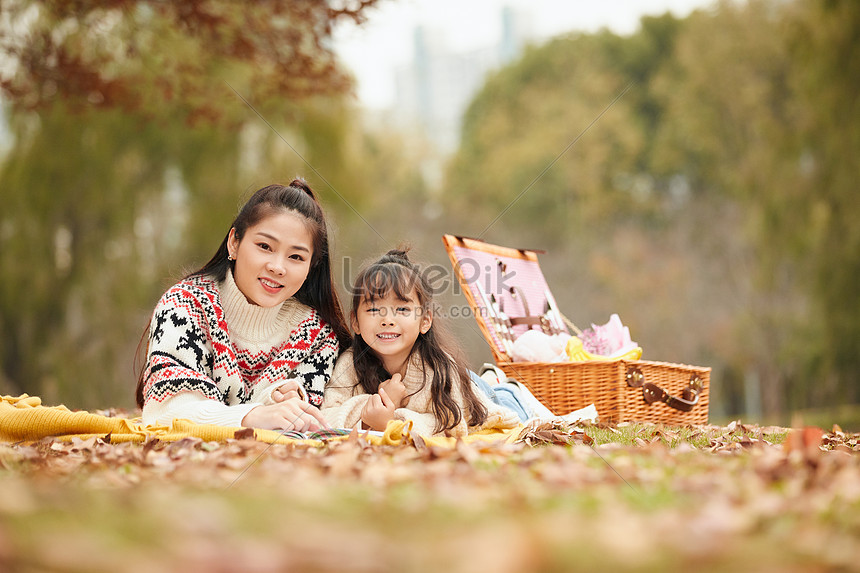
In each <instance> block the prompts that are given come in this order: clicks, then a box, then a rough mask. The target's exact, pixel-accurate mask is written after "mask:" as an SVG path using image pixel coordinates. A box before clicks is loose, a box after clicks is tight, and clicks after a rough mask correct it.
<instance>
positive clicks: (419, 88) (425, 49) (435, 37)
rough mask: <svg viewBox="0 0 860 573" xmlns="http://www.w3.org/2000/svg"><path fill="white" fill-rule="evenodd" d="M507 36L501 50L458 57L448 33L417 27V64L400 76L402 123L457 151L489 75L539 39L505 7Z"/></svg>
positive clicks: (443, 149)
mask: <svg viewBox="0 0 860 573" xmlns="http://www.w3.org/2000/svg"><path fill="white" fill-rule="evenodd" d="M501 23H502V33H501V37H500V38H499V40H498V42H497V43H496V44H495V45H492V46H488V47H485V48H481V49H477V50H472V51H469V52H455V51H452V50H451V49H449V48H448V47H447V46H446V45H444V42H443V41H442V40H440V38H442V37H444V35H443V34H442V33H437V32H436V31H434V30H428V29H425V28H424V27H417V28H416V29H415V32H414V42H415V51H414V57H413V60H412V63H411V64H409V65H407V66H404V67H402V68H400V69H398V70H396V72H395V88H396V96H395V102H394V109H393V110H392V111H393V115H394V116H395V117H394V119H396V121H397V122H398V123H401V124H406V125H417V126H419V127H421V128H423V131H424V132H425V133H426V134H427V137H428V139H429V140H430V141H432V142H433V143H434V144H435V145H436V146H437V147H438V148H439V151H440V152H442V153H443V154H447V153H450V152H452V151H454V150H455V149H456V147H457V144H458V142H459V138H460V126H461V124H462V118H463V113H464V112H465V111H466V107H467V106H468V105H469V103H470V102H471V100H472V98H473V97H474V96H475V94H476V93H477V91H478V90H479V89H480V88H481V86H482V85H483V83H484V80H485V78H486V76H487V73H488V72H490V71H492V70H495V69H498V68H500V67H501V66H503V65H504V64H506V63H508V62H510V61H511V60H513V59H515V58H516V57H518V56H519V55H520V54H521V53H522V50H523V48H524V47H525V45H526V44H527V43H528V41H529V40H530V39H532V38H533V36H534V34H533V31H532V26H531V21H530V20H529V19H528V15H526V14H524V13H518V12H515V11H514V10H513V9H511V8H510V7H505V8H503V9H502V12H501Z"/></svg>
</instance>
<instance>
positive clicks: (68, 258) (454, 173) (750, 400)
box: [0, 0, 860, 419]
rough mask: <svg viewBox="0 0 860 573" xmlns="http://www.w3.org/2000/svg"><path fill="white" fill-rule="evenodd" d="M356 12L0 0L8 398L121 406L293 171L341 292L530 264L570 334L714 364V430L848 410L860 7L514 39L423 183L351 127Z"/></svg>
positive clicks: (728, 11)
mask: <svg viewBox="0 0 860 573" xmlns="http://www.w3.org/2000/svg"><path fill="white" fill-rule="evenodd" d="M370 5H372V2H364V3H353V4H344V8H343V10H341V11H339V10H338V8H337V7H330V6H327V5H326V4H325V3H316V2H298V3H281V2H266V3H260V4H255V5H254V7H253V8H250V7H239V6H240V5H236V6H235V7H234V5H233V4H232V3H212V2H202V1H197V2H183V3H161V2H143V1H139V2H131V3H129V2H109V1H104V2H91V3H86V7H83V4H79V3H59V2H27V3H24V2H9V1H8V0H0V23H2V26H4V27H5V28H6V29H5V30H4V33H3V34H0V38H2V39H0V49H2V55H3V58H4V61H6V62H13V63H14V65H12V66H9V65H4V67H3V73H2V74H0V88H2V93H3V97H4V99H5V101H6V105H5V109H4V112H5V117H6V124H7V126H8V129H7V131H8V132H9V133H10V134H11V139H10V140H9V142H8V143H7V145H6V146H5V150H6V151H5V154H4V155H2V156H0V162H2V163H0V194H2V202H3V205H4V208H3V210H2V213H0V272H1V273H2V279H0V336H2V340H3V344H2V346H0V392H4V393H19V392H29V393H31V394H39V395H41V396H42V397H43V398H44V399H45V401H46V402H49V403H55V402H61V401H62V402H65V403H67V404H69V405H70V406H78V407H99V406H107V405H130V404H131V402H132V399H131V388H132V387H133V382H134V373H133V370H132V365H131V362H132V356H133V354H134V349H135V347H136V345H137V343H138V341H139V339H140V334H141V332H142V329H143V327H144V326H145V324H146V321H147V319H148V316H149V313H150V312H151V310H152V306H153V305H154V303H155V301H156V300H157V298H158V296H159V295H160V294H161V292H162V291H163V290H164V288H166V287H167V286H168V285H169V284H170V283H171V282H172V281H174V280H175V279H177V278H178V277H180V276H181V275H182V274H183V272H185V271H187V270H190V269H192V268H194V267H196V266H197V265H199V264H201V263H202V262H204V261H205V260H206V259H208V257H209V256H210V255H211V251H212V250H214V248H215V247H216V246H217V244H218V242H219V241H220V239H221V238H222V236H223V234H224V233H225V232H226V231H227V229H226V226H227V225H228V224H229V222H230V220H231V219H232V216H233V214H234V213H235V210H236V209H237V207H238V206H239V205H240V204H241V203H242V201H243V199H244V197H245V196H247V194H249V193H250V192H252V191H253V190H255V189H256V188H258V187H260V186H262V185H264V184H267V183H269V182H271V181H287V180H289V179H291V178H292V177H293V176H295V175H297V174H299V175H302V176H304V177H306V178H307V179H308V180H309V181H310V183H311V184H312V185H313V186H314V187H315V188H316V189H318V190H319V191H320V194H321V196H322V197H323V202H324V204H325V206H326V207H327V209H328V210H329V212H330V217H331V219H332V221H333V223H334V227H335V245H334V248H335V255H336V259H339V260H342V261H343V264H342V265H340V268H339V269H338V273H339V274H340V275H342V276H341V278H340V280H342V281H343V282H348V281H349V280H350V279H351V278H352V276H354V274H355V272H356V271H357V268H358V266H359V264H360V263H361V261H363V260H364V259H366V258H368V257H372V256H376V255H377V254H378V253H380V252H381V251H384V250H386V249H388V248H392V247H393V246H395V245H396V244H397V243H399V242H400V241H401V240H407V241H409V242H411V243H412V244H413V245H414V246H415V255H416V256H417V258H419V259H422V260H424V261H427V262H429V263H439V264H441V265H444V266H445V267H447V268H449V264H448V263H447V257H446V256H445V253H444V251H443V250H442V247H441V243H440V240H439V236H440V235H441V234H442V233H445V232H448V233H455V234H461V235H466V236H474V237H481V238H483V239H485V240H488V241H491V242H496V243H499V244H504V245H512V246H523V247H530V248H538V249H546V250H547V251H548V252H547V254H546V255H542V257H541V264H542V267H543V269H544V272H545V274H546V275H547V278H548V281H549V283H550V285H551V287H552V289H553V292H554V293H555V295H556V298H557V299H558V302H559V304H560V306H561V307H562V309H563V310H564V311H565V313H566V314H567V315H568V316H569V317H570V318H571V319H572V320H573V321H574V322H576V323H577V324H579V325H580V326H587V325H588V324H589V323H590V322H595V323H602V322H605V321H606V320H607V319H608V317H609V314H610V313H612V312H617V313H619V314H620V315H621V317H622V319H623V320H624V322H625V323H626V324H629V326H630V327H631V331H632V333H633V335H634V338H635V339H636V340H637V341H638V342H640V343H641V344H642V345H643V347H644V348H645V353H646V354H645V357H646V358H649V359H656V360H667V361H677V362H687V363H693V364H705V365H709V366H712V367H713V368H714V372H713V376H712V398H711V400H712V402H711V403H712V408H713V410H712V411H713V413H714V414H715V415H722V416H729V415H739V414H747V415H751V416H765V417H771V419H772V418H773V416H777V415H780V414H786V413H788V412H791V411H793V410H796V409H802V408H810V407H818V406H829V405H836V404H842V403H858V402H860V388H858V384H857V374H856V373H857V372H858V371H860V364H858V362H860V358H858V353H857V346H858V341H860V326H858V325H860V316H858V314H860V304H858V303H860V300H858V298H860V297H858V288H857V286H856V285H857V283H858V282H860V207H858V201H857V190H856V185H857V182H858V181H860V159H858V157H857V150H858V149H860V110H858V94H860V85H858V84H860V52H858V50H860V48H858V46H860V5H858V4H857V3H856V2H853V1H851V0H842V1H839V0H823V1H821V2H806V1H802V0H796V1H789V2H786V1H777V0H749V1H747V2H719V3H716V4H715V5H714V7H713V9H711V10H707V11H700V12H694V13H693V14H691V15H690V16H688V17H685V18H682V19H679V18H676V17H673V16H671V15H668V14H667V15H665V16H661V17H647V18H643V20H642V22H641V27H640V29H639V30H638V31H637V32H636V33H634V34H632V35H630V36H618V35H615V34H612V33H610V32H607V31H603V32H599V33H594V34H582V33H574V34H569V35H565V36H560V37H558V38H556V39H554V40H552V41H550V42H547V43H545V44H543V45H539V46H533V47H531V48H529V49H528V50H527V51H526V53H525V54H524V55H523V56H522V57H521V58H519V59H518V60H516V61H514V62H512V63H511V64H509V65H507V66H505V67H504V68H502V69H500V70H498V71H497V72H496V73H494V74H493V75H492V76H491V77H490V78H489V79H488V80H487V82H486V84H485V86H484V88H483V89H482V90H481V91H480V93H479V94H478V95H477V96H476V97H475V99H474V101H473V102H472V104H471V106H470V107H469V109H468V111H467V112H466V116H465V119H464V126H463V130H462V137H461V141H460V146H459V149H458V150H457V151H456V152H455V153H454V154H453V155H452V156H451V157H450V160H449V161H448V162H447V165H446V167H445V169H444V174H443V177H442V179H441V180H436V179H435V178H433V177H426V176H424V171H423V169H424V158H426V156H427V155H428V154H430V153H432V150H431V149H430V148H429V146H430V144H429V143H428V142H427V140H426V139H424V138H423V137H422V135H421V134H418V133H397V132H395V131H393V130H391V129H387V128H385V127H384V126H381V125H367V124H366V123H365V122H363V121H362V119H363V118H362V116H361V110H359V109H357V108H356V106H355V105H354V104H353V103H352V100H351V99H350V96H349V89H350V88H349V86H350V83H349V78H348V75H347V74H345V73H344V72H343V70H342V69H340V68H339V67H338V64H337V62H336V60H335V59H334V57H333V56H332V54H331V51H330V49H329V48H328V45H329V44H328V40H329V38H330V32H331V25H332V23H333V22H337V21H338V20H339V19H344V18H346V19H352V20H356V21H360V20H361V19H362V18H363V17H364V16H366V15H368V10H367V8H368V6H370ZM371 17H372V16H371ZM243 100H244V101H243ZM246 101H247V105H246ZM597 118H599V119H597ZM595 119H597V121H595ZM267 122H268V123H269V124H270V125H271V128H270V126H269V125H267ZM272 128H274V129H272ZM577 138H578V139H577ZM574 141H575V143H574ZM287 143H289V145H287ZM571 143H573V145H571ZM290 146H292V147H293V148H295V151H294V150H293V149H291V148H290ZM568 146H569V147H568ZM565 149H567V150H566V151H565ZM563 151H564V153H562V152H563ZM305 160H306V161H307V163H306V162H305ZM553 162H554V163H553ZM309 165H312V166H313V168H314V169H311V168H310V167H309ZM550 165H551V167H549V166H550ZM548 167H549V169H547V168H548ZM442 302H443V304H445V305H447V306H449V307H450V306H452V305H460V306H462V305H463V304H464V303H465V301H464V300H463V297H462V295H459V294H457V293H455V292H447V293H445V294H444V295H443V297H442ZM451 322H452V323H453V326H454V329H455V331H456V332H457V334H458V335H459V337H460V338H461V339H462V340H463V341H464V344H465V345H466V347H467V350H468V353H469V355H470V357H471V359H472V361H473V364H471V366H473V367H477V366H479V365H480V363H481V362H483V361H489V360H490V353H489V350H488V349H487V347H486V344H485V343H484V342H483V341H482V339H481V337H480V335H479V334H478V331H477V327H476V325H475V324H474V320H473V319H472V318H471V317H467V318H461V319H454V320H452V321H451Z"/></svg>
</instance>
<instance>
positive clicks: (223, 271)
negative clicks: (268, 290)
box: [135, 179, 351, 407]
mask: <svg viewBox="0 0 860 573" xmlns="http://www.w3.org/2000/svg"><path fill="white" fill-rule="evenodd" d="M281 211H292V212H294V213H298V214H299V215H301V216H302V217H304V219H305V222H306V224H307V226H308V230H309V231H310V233H311V236H312V237H313V254H312V256H311V263H310V270H309V271H308V276H307V278H306V279H305V282H304V283H303V284H302V286H301V288H299V290H298V292H296V294H295V297H296V300H298V301H299V302H301V303H302V304H306V305H307V306H309V307H311V308H313V309H315V310H316V311H317V312H318V313H319V315H320V318H321V319H322V320H323V321H324V322H326V323H327V324H328V325H329V326H330V327H331V328H332V330H333V331H334V333H335V336H337V340H338V343H339V344H340V349H341V350H345V349H347V348H349V345H350V344H351V338H350V333H349V328H348V327H347V324H346V319H345V318H344V315H343V310H342V308H341V305H340V299H339V298H338V296H337V290H336V289H335V286H334V279H333V277H332V273H331V256H330V253H329V244H328V227H327V225H326V221H325V214H324V213H323V210H322V207H321V206H320V204H319V201H317V198H316V195H315V194H314V192H313V190H312V189H311V188H310V186H309V185H308V184H307V182H305V181H304V180H303V179H294V180H293V181H291V182H290V184H289V185H268V186H266V187H263V188H262V189H259V190H257V191H256V192H255V193H254V194H253V195H252V196H251V198H250V199H248V201H247V202H246V203H245V205H244V206H243V207H242V209H241V210H240V211H239V214H238V215H236V219H235V220H234V221H233V224H232V225H230V229H235V236H236V239H237V240H240V241H241V240H242V237H244V236H245V232H246V231H247V230H248V229H249V228H250V227H253V226H254V225H256V224H257V223H259V222H260V221H261V220H262V219H263V218H265V217H267V216H269V215H271V214H274V213H277V212H281ZM229 238H230V233H229V230H228V232H227V234H226V235H225V236H224V240H223V241H221V245H220V246H219V247H218V250H217V251H215V254H214V255H213V256H212V258H211V259H210V260H209V262H207V263H206V264H205V265H203V266H202V267H201V268H200V269H198V270H196V271H194V272H192V273H189V274H188V275H186V277H185V278H186V279H188V278H191V277H199V276H207V277H211V278H213V279H214V280H215V281H217V282H221V281H223V280H224V279H226V278H227V271H228V270H230V271H231V272H232V271H233V269H234V266H235V261H233V260H232V259H228V258H227V254H228V250H227V243H228V240H229ZM148 332H149V328H148V327H147V329H146V330H145V331H144V337H146V336H147V335H148ZM144 372H145V368H142V369H141V371H140V374H139V376H138V381H137V391H136V392H135V395H136V398H137V404H138V406H140V407H143V375H144Z"/></svg>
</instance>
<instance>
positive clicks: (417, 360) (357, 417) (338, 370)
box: [322, 349, 520, 437]
mask: <svg viewBox="0 0 860 573" xmlns="http://www.w3.org/2000/svg"><path fill="white" fill-rule="evenodd" d="M432 377H433V374H432V372H430V371H427V372H426V383H425V369H424V364H423V361H422V360H421V357H420V356H419V355H418V353H413V354H412V356H411V358H410V359H409V365H408V366H407V367H406V376H404V378H403V384H404V386H406V395H407V396H409V403H408V404H407V405H406V406H407V407H406V408H398V409H397V410H395V412H394V418H395V419H396V420H411V421H412V432H413V433H415V434H418V435H421V436H432V435H435V428H436V417H435V416H434V415H433V412H432V410H431V408H430V403H431V401H430V381H431V379H432ZM452 386H453V388H452V397H453V398H454V402H456V403H457V405H458V406H459V407H460V412H461V414H462V415H461V416H460V423H459V424H457V425H456V426H454V427H453V428H451V429H449V430H447V431H444V432H439V434H440V435H446V436H451V437H461V436H465V435H467V434H469V433H471V432H476V431H479V430H484V429H510V428H515V427H516V426H518V425H519V423H520V419H519V418H518V417H517V415H516V414H515V413H514V412H513V411H512V410H509V409H507V408H505V407H504V406H499V405H498V404H495V403H493V402H491V401H490V399H489V398H487V397H486V396H485V395H484V393H483V392H481V391H480V390H478V391H476V392H475V395H476V396H477V397H478V399H479V400H480V401H481V403H482V404H483V405H484V407H485V408H487V421H486V422H484V423H483V424H482V425H481V426H472V427H469V426H468V425H467V424H468V419H469V414H468V411H467V409H466V405H465V403H464V402H463V395H462V393H461V392H460V387H459V384H453V385H452ZM369 399H370V394H366V393H365V392H364V388H362V387H361V385H360V384H358V376H357V374H356V371H355V367H354V366H353V363H352V349H350V350H347V351H346V352H344V353H343V354H341V355H340V358H338V359H337V363H336V364H335V366H334V372H332V375H331V380H329V381H328V383H327V384H326V387H325V398H324V400H323V406H322V413H323V415H324V416H325V418H326V420H327V421H328V423H329V424H330V425H331V426H332V427H333V428H356V427H361V411H362V409H363V408H364V405H365V404H367V401H368V400H369Z"/></svg>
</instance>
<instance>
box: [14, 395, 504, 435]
mask: <svg viewBox="0 0 860 573" xmlns="http://www.w3.org/2000/svg"><path fill="white" fill-rule="evenodd" d="M411 430H412V423H411V422H408V421H403V420H391V421H390V422H389V423H388V426H387V427H386V428H385V432H383V433H382V434H381V435H380V434H378V433H369V432H368V433H360V434H361V435H360V437H361V439H365V440H367V441H369V442H370V443H371V444H374V445H392V446H397V445H401V444H403V443H407V444H409V443H412V437H411ZM520 430H521V428H514V429H512V430H506V431H492V432H481V433H477V434H473V435H470V436H466V437H465V438H463V440H464V441H472V440H476V441H486V440H500V439H502V440H507V441H513V440H515V439H516V437H517V436H518V435H519V433H520ZM322 435H324V436H325V438H324V439H323V438H322V437H319V436H322ZM316 436H317V437H315V438H309V437H307V436H304V435H302V434H300V433H298V432H279V431H275V430H260V429H254V430H253V438H254V439H256V440H259V441H261V442H267V443H274V442H277V443H285V444H295V445H309V446H317V447H318V446H322V445H323V444H324V443H325V440H343V439H347V438H348V434H347V433H345V432H337V431H335V432H320V433H318V434H316ZM48 437H54V438H57V439H59V440H63V441H70V440H72V439H73V438H80V439H82V440H86V439H89V438H92V437H97V438H102V439H109V440H110V442H111V443H121V442H139V443H142V442H145V441H146V440H147V439H151V438H157V439H159V440H161V441H165V442H173V441H177V440H181V439H183V438H188V437H196V438H200V439H202V440H204V441H207V442H223V441H225V440H228V439H233V438H244V437H249V438H250V437H251V432H249V429H248V428H230V427H226V426H213V425H206V424H195V423H194V422H191V421H189V420H173V423H172V424H171V425H170V426H162V425H149V426H146V425H143V423H142V422H141V420H140V418H113V417H109V416H102V415H100V414H93V413H91V412H86V411H77V412H73V411H71V410H69V409H68V408H66V407H65V406H63V405H60V406H43V405H42V400H41V399H40V398H39V397H38V396H29V395H27V394H22V395H21V396H17V397H16V396H0V442H6V443H18V442H35V441H38V440H41V439H42V438H48ZM422 438H423V440H424V443H426V444H432V445H437V446H441V447H454V445H455V444H456V440H454V439H453V438H433V437H423V436H422Z"/></svg>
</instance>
